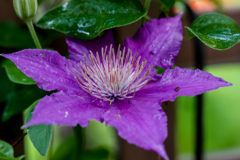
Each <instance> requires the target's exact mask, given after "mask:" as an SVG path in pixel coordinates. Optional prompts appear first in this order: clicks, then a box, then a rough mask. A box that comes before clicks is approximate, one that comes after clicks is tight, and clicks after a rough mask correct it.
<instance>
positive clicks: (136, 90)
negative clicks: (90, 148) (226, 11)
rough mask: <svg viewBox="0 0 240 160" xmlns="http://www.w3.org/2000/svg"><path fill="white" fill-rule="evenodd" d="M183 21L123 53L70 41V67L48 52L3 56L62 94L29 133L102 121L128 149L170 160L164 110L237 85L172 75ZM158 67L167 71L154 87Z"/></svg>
mask: <svg viewBox="0 0 240 160" xmlns="http://www.w3.org/2000/svg"><path fill="white" fill-rule="evenodd" d="M180 18H181V15H179V16H176V17H173V18H165V19H156V20H152V21H150V22H148V23H146V24H144V25H143V27H141V28H140V29H139V31H138V32H137V33H136V35H135V36H134V37H133V38H132V39H130V38H128V39H126V41H125V42H124V44H123V49H116V47H115V46H114V45H113V46H111V47H110V44H114V40H113V36H112V33H111V32H107V34H106V35H105V36H103V37H98V38H95V39H93V40H90V41H82V40H76V39H74V38H71V37H67V43H68V47H69V53H70V58H71V60H69V59H66V58H65V57H62V56H60V55H59V54H58V53H57V52H55V51H49V50H37V49H27V50H23V51H20V52H16V53H13V54H2V56H4V57H6V58H9V59H11V60H12V61H13V62H14V63H15V64H16V65H17V67H18V68H19V69H21V70H22V71H23V72H24V73H25V74H26V75H27V76H29V77H32V78H33V79H34V80H35V81H36V83H37V85H38V86H39V87H40V88H42V89H44V90H46V91H51V90H55V89H57V90H58V92H57V93H53V94H52V95H50V96H45V97H44V98H42V99H41V100H40V101H39V103H38V105H37V106H36V108H35V110H34V112H33V117H32V119H31V120H30V122H29V123H27V124H26V125H25V126H24V127H27V126H30V125H36V124H41V123H43V124H58V125H68V126H76V125H77V124H80V125H81V126H82V127H86V126H87V125H88V121H89V120H97V121H100V122H103V121H105V122H106V125H111V126H113V127H115V128H116V129H117V131H118V134H119V135H120V136H121V137H122V138H124V139H126V140H127V141H128V142H129V143H133V144H136V145H137V146H139V147H142V148H144V149H147V150H154V151H156V152H157V153H158V154H159V155H160V156H162V157H163V158H164V159H168V156H167V154H166V151H165V149H164V144H163V142H164V140H165V139H166V137H167V117H166V115H165V113H164V112H163V110H162V108H161V106H160V105H161V103H162V102H163V101H167V100H170V101H174V100H175V98H176V97H178V96H194V95H197V94H201V93H203V92H206V91H210V90H214V89H217V88H219V87H224V86H230V85H232V84H230V83H228V82H226V81H224V80H223V79H221V78H217V77H214V76H213V75H211V74H209V73H207V72H204V71H201V70H198V69H197V70H190V69H181V68H179V67H176V68H175V69H170V67H171V66H172V65H173V63H174V61H175V59H176V57H177V53H178V51H179V49H180V45H181V42H182V24H181V21H180ZM105 46H107V48H105ZM102 47H104V48H102ZM124 47H125V48H124ZM128 48H129V49H131V50H128ZM89 50H91V51H92V52H90V51H89ZM79 61H80V63H79ZM156 65H157V66H159V67H164V68H167V69H166V70H165V71H164V73H163V74H161V75H159V76H158V77H157V79H156V77H155V79H154V80H153V79H152V77H153V76H155V75H156V73H155V69H153V67H154V66H156Z"/></svg>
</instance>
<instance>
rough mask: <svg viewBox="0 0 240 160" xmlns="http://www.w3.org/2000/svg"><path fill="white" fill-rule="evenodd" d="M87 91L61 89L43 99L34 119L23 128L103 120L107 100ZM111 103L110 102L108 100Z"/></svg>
mask: <svg viewBox="0 0 240 160" xmlns="http://www.w3.org/2000/svg"><path fill="white" fill-rule="evenodd" d="M95 100H96V99H95V98H93V97H91V96H90V95H89V94H88V93H86V92H85V91H83V90H82V91H80V92H79V93H78V94H76V93H69V92H68V93H65V92H64V91H60V92H57V93H53V94H52V95H50V96H45V97H44V98H43V99H41V100H40V101H39V102H38V104H37V106H36V107H35V109H34V111H33V117H32V119H31V120H30V121H29V122H28V123H27V124H25V125H24V126H23V128H25V127H28V126H31V125H37V124H58V125H60V126H61V125H67V126H76V125H77V124H80V125H81V126H82V127H86V126H87V125H88V121H89V120H97V121H100V122H102V121H103V118H102V115H103V114H104V112H105V111H106V109H107V107H106V104H105V102H103V101H101V100H96V101H95ZM108 104H109V102H108Z"/></svg>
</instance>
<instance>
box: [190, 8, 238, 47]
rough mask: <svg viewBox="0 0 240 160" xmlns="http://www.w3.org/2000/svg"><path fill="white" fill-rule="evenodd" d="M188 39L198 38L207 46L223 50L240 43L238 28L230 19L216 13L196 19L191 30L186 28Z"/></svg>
mask: <svg viewBox="0 0 240 160" xmlns="http://www.w3.org/2000/svg"><path fill="white" fill-rule="evenodd" d="M186 28H187V31H188V34H189V37H190V38H191V37H194V36H196V37H198V38H199V39H200V40H201V41H202V42H203V43H205V44H206V45H207V46H209V47H211V48H213V49H218V50H224V49H228V48H230V47H232V46H233V45H235V44H237V43H239V42H240V28H239V26H238V25H237V23H236V22H235V21H234V20H232V19H231V18H229V17H227V16H225V15H222V14H217V13H210V14H205V15H202V16H200V17H199V18H197V19H196V20H195V21H194V22H193V23H192V26H191V28H189V27H186Z"/></svg>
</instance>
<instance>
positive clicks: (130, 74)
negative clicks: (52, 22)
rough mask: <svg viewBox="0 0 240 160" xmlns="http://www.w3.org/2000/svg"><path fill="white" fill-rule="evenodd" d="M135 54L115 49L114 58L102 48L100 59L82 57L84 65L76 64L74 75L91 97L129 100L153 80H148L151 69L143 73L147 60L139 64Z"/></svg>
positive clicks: (90, 55)
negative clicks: (77, 68)
mask: <svg viewBox="0 0 240 160" xmlns="http://www.w3.org/2000/svg"><path fill="white" fill-rule="evenodd" d="M140 59H141V56H138V53H135V54H134V55H132V51H131V50H130V49H128V51H127V52H126V51H125V48H124V49H123V50H122V51H121V50H120V47H118V50H117V53H116V54H115V50H114V48H112V45H111V46H110V49H109V50H108V54H107V46H106V47H105V49H104V48H102V51H101V56H99V54H98V52H97V53H96V55H94V54H93V53H92V52H91V51H90V54H89V55H88V56H87V55H86V54H84V60H85V63H83V62H80V65H79V64H78V67H79V70H76V69H75V68H73V69H74V71H75V72H76V73H77V76H75V77H74V78H75V79H76V80H77V82H78V84H79V85H80V87H81V88H82V89H83V90H85V91H86V92H88V93H90V94H91V95H92V96H94V97H97V98H99V99H103V100H105V101H110V102H113V101H114V100H115V99H119V100H123V99H125V98H132V97H134V95H135V92H136V91H138V90H140V89H141V88H142V87H144V86H145V85H146V84H147V83H148V82H149V81H150V79H151V78H152V76H149V74H150V71H151V66H149V68H148V69H147V71H146V72H145V73H142V71H143V69H144V67H145V66H146V63H147V60H146V59H144V60H143V61H141V62H140Z"/></svg>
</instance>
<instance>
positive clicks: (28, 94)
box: [2, 84, 46, 122]
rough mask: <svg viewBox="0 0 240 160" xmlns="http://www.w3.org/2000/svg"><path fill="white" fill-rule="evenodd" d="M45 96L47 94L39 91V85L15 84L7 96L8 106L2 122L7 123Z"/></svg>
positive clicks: (4, 111)
mask: <svg viewBox="0 0 240 160" xmlns="http://www.w3.org/2000/svg"><path fill="white" fill-rule="evenodd" d="M44 95H46V92H45V91H43V90H42V89H39V88H38V87H37V85H19V84H15V85H14V89H13V90H11V91H10V92H8V93H7V94H6V100H7V104H6V106H5V108H4V110H3V114H2V121H3V122H4V121H7V120H8V119H10V118H11V117H12V116H14V115H16V114H18V113H21V112H23V111H24V110H25V109H26V108H28V107H29V106H30V105H31V104H32V103H33V102H34V101H36V100H37V99H39V98H42V97H43V96H44Z"/></svg>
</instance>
